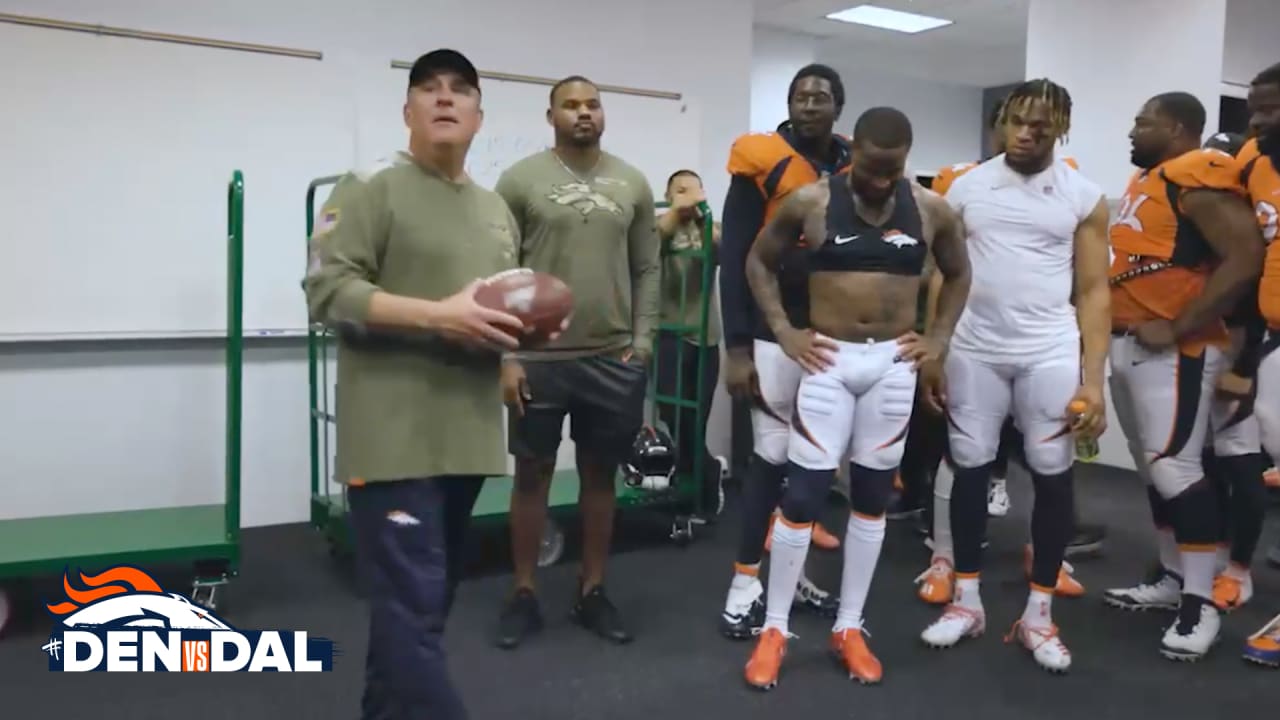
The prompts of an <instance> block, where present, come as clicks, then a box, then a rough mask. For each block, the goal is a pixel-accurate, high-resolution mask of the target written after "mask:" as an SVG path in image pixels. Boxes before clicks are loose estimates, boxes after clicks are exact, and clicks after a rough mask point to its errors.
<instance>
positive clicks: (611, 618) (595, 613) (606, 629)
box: [570, 585, 632, 645]
mask: <svg viewBox="0 0 1280 720" xmlns="http://www.w3.org/2000/svg"><path fill="white" fill-rule="evenodd" d="M570 617H571V618H573V621H574V622H576V623H578V624H579V625H581V626H582V627H584V628H586V629H587V630H590V631H591V632H593V633H595V634H597V635H599V636H600V637H602V638H604V639H605V640H608V641H610V642H615V643H617V644H619V645H625V644H626V643H629V642H631V639H632V638H631V633H629V632H627V628H626V627H625V626H624V625H623V624H622V617H621V616H620V615H618V608H616V607H614V606H613V603H612V602H609V597H608V596H607V595H605V594H604V586H603V585H597V586H595V587H593V588H591V591H590V592H588V593H587V594H586V595H583V596H582V597H580V598H578V602H577V603H575V604H574V606H573V612H572V613H571V614H570Z"/></svg>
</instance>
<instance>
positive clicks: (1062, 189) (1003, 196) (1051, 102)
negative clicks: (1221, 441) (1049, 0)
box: [921, 79, 1110, 672]
mask: <svg viewBox="0 0 1280 720" xmlns="http://www.w3.org/2000/svg"><path fill="white" fill-rule="evenodd" d="M1070 124H1071V96H1070V94H1069V93H1068V92H1067V90H1066V89H1065V88H1063V87H1062V86H1060V85H1058V84H1056V83H1054V82H1052V81H1050V80H1047V79H1037V80H1029V81H1027V82H1025V83H1022V84H1021V85H1019V86H1017V87H1016V88H1014V90H1013V91H1012V92H1011V93H1010V94H1009V97H1008V99H1007V100H1006V101H1005V106H1004V110H1003V111H1002V113H1001V121H1000V125H1001V126H1003V128H1004V131H1005V152H1004V154H1002V155H999V156H997V157H995V158H992V159H991V160H988V161H987V162H985V163H983V164H981V165H979V166H978V167H977V168H974V169H973V170H971V171H969V172H968V173H966V174H965V175H964V176H963V177H961V178H960V179H959V180H957V181H956V183H955V185H954V186H953V187H952V188H951V190H950V192H948V193H947V200H948V201H949V202H950V203H951V206H952V207H953V208H955V209H956V210H957V211H958V212H959V213H960V215H961V221H962V222H963V223H964V225H965V229H966V232H967V242H968V248H969V258H970V261H971V262H972V265H973V278H974V279H973V286H972V287H973V290H972V292H970V295H969V299H968V302H967V304H966V305H965V309H964V313H963V315H961V317H960V321H959V323H958V324H957V325H956V331H955V334H954V336H953V338H952V343H951V350H950V353H949V354H948V355H947V358H946V378H947V415H948V421H949V425H950V427H949V430H948V443H949V445H950V451H951V458H952V460H953V462H954V465H955V482H954V485H953V488H952V493H951V530H952V534H953V536H954V544H955V560H956V563H955V570H956V588H955V597H954V599H953V600H952V602H951V604H949V605H948V606H947V607H946V610H944V611H943V613H942V615H941V617H939V618H938V619H937V620H936V621H935V622H934V623H932V624H931V625H929V626H928V627H927V628H926V629H925V630H924V632H923V633H922V635H921V639H922V640H923V641H924V642H925V644H927V645H930V646H932V647H939V648H947V647H952V646H954V645H955V644H956V643H958V642H960V640H962V639H964V638H966V637H975V636H977V635H980V634H981V633H982V632H983V631H984V630H985V628H986V613H985V611H984V609H983V605H982V599H981V597H980V596H979V572H980V571H981V569H982V540H983V538H984V537H985V535H986V524H987V523H986V521H987V491H988V484H989V481H990V467H991V462H992V461H993V460H994V459H995V456H996V449H997V447H998V446H999V443H1000V434H1001V428H1002V426H1003V425H1004V423H1005V419H1006V418H1007V417H1008V416H1009V415H1013V418H1014V421H1015V422H1016V423H1017V425H1018V427H1019V428H1020V429H1021V430H1022V434H1023V437H1024V453H1023V454H1024V457H1025V459H1026V464H1027V466H1028V468H1029V469H1030V470H1031V477H1032V481H1033V483H1034V485H1035V507H1034V508H1033V509H1032V516H1031V541H1032V546H1033V547H1034V557H1033V558H1032V568H1031V578H1030V579H1031V587H1030V591H1029V593H1028V597H1027V604H1026V606H1025V609H1024V611H1023V613H1022V617H1021V618H1020V619H1019V620H1018V621H1017V622H1015V623H1014V627H1013V631H1012V632H1011V633H1010V638H1011V639H1012V638H1016V639H1017V640H1018V642H1019V643H1020V644H1021V645H1022V646H1023V647H1025V648H1026V649H1027V650H1029V651H1030V652H1031V653H1032V655H1033V657H1034V658H1035V661H1036V663H1037V664H1039V665H1040V666H1041V667H1043V668H1045V669H1048V670H1052V671H1057V672H1062V671H1065V670H1066V669H1067V668H1069V667H1070V665H1071V654H1070V652H1069V651H1068V650H1067V648H1066V646H1065V645H1064V644H1063V643H1062V640H1061V638H1060V637H1059V636H1058V628H1057V626H1056V625H1055V624H1054V623H1053V620H1052V617H1051V614H1050V607H1051V603H1052V600H1053V595H1054V588H1055V585H1056V584H1057V581H1058V574H1059V570H1060V569H1061V567H1062V558H1063V553H1064V551H1065V549H1066V546H1067V542H1068V541H1069V540H1070V539H1071V525H1072V509H1073V490H1072V474H1071V470H1072V464H1073V462H1074V460H1075V457H1074V443H1073V441H1072V437H1071V436H1072V434H1073V433H1081V434H1084V435H1087V436H1096V435H1097V434H1098V433H1100V432H1101V431H1102V429H1103V428H1104V427H1105V423H1106V410H1105V407H1104V404H1103V402H1104V401H1103V392H1102V382H1103V377H1104V375H1105V367H1106V358H1107V345H1108V340H1109V330H1110V315H1109V313H1108V304H1109V303H1108V292H1107V282H1106V273H1107V255H1108V249H1107V238H1106V227H1107V218H1108V211H1107V204H1106V200H1105V198H1104V197H1103V195H1102V190H1101V189H1100V188H1099V187H1098V186H1097V185H1096V184H1094V183H1093V182H1091V181H1089V180H1088V179H1086V178H1085V177H1084V176H1083V175H1081V174H1080V173H1079V171H1077V170H1075V169H1074V168H1072V167H1070V166H1068V165H1067V164H1066V163H1064V162H1060V161H1059V160H1058V158H1057V157H1056V156H1055V151H1054V146H1055V145H1056V144H1057V143H1058V141H1059V140H1061V139H1063V138H1064V137H1065V136H1066V134H1067V132H1068V130H1069V129H1070ZM1082 356H1083V357H1082ZM1077 406H1079V409H1078V410H1069V408H1073V407H1077Z"/></svg>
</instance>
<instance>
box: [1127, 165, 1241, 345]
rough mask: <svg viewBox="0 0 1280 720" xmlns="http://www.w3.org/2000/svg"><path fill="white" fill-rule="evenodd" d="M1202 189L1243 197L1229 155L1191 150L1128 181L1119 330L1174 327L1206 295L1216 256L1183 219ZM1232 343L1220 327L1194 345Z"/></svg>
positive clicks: (1187, 220) (1198, 339)
mask: <svg viewBox="0 0 1280 720" xmlns="http://www.w3.org/2000/svg"><path fill="white" fill-rule="evenodd" d="M1198 189H1207V190H1226V191H1230V192H1235V193H1239V194H1241V195H1243V194H1244V188H1243V186H1241V184H1240V178H1239V174H1238V172H1237V171H1236V165H1235V163H1234V162H1233V161H1232V158H1231V156H1230V155H1228V154H1226V153H1224V152H1222V151H1219V150H1192V151H1190V152H1187V153H1184V154H1182V155H1179V156H1178V157H1176V158H1173V159H1172V160H1168V161H1166V162H1164V163H1161V164H1160V165H1158V166H1156V167H1154V168H1152V169H1150V170H1142V171H1139V172H1137V173H1135V174H1134V176H1133V178H1132V179H1131V180H1130V181H1129V187H1128V189H1127V190H1126V191H1125V194H1124V198H1123V199H1122V201H1121V205H1120V210H1119V212H1118V213H1117V215H1116V217H1115V219H1114V220H1113V221H1112V222H1111V233H1110V234H1111V246H1112V248H1113V251H1114V255H1115V257H1114V259H1113V261H1112V263H1111V272H1110V278H1111V316H1112V319H1113V321H1114V322H1115V323H1116V324H1117V325H1122V326H1129V327H1132V326H1135V325H1139V324H1141V323H1144V322H1147V321H1149V320H1154V319H1158V318H1163V319H1166V320H1172V319H1174V318H1176V317H1177V316H1178V315H1179V314H1180V313H1181V312H1182V310H1183V308H1185V307H1186V306H1187V304H1188V303H1190V302H1191V301H1192V300H1193V299H1194V298H1196V297H1197V296H1199V295H1200V294H1201V293H1202V292H1203V291H1204V286H1205V282H1206V281H1207V280H1208V276H1209V273H1210V271H1211V270H1212V268H1213V264H1214V263H1215V262H1216V257H1215V255H1214V254H1213V251H1212V249H1211V248H1210V247H1209V243H1208V241H1206V240H1205V239H1204V236H1203V235H1202V234H1201V233H1200V230H1199V229H1198V228H1197V227H1196V226H1195V224H1194V223H1193V222H1191V221H1190V219H1189V218H1187V217H1186V216H1185V215H1184V214H1183V212H1182V196H1183V195H1184V194H1185V193H1186V192H1187V191H1189V190H1198ZM1226 339H1227V334H1226V327H1225V325H1223V323H1222V322H1221V321H1219V322H1218V323H1216V324H1215V325H1214V326H1213V327H1211V328H1209V329H1207V330H1205V331H1204V333H1202V335H1201V337H1199V338H1196V340H1195V341H1193V342H1208V343H1221V342H1224V341H1225V340H1226ZM1184 349H1185V348H1184Z"/></svg>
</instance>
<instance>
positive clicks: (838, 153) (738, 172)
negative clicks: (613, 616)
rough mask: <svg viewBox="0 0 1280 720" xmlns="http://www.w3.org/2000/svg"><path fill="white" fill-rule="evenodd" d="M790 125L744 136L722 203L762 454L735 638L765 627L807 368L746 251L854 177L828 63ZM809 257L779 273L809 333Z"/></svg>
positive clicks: (735, 389) (752, 468) (728, 303)
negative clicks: (794, 202)
mask: <svg viewBox="0 0 1280 720" xmlns="http://www.w3.org/2000/svg"><path fill="white" fill-rule="evenodd" d="M787 108H788V111H789V117H790V119H789V120H788V121H787V122H786V123H783V124H782V126H780V127H779V128H778V131H777V132H772V133H749V134H747V135H743V136H742V137H739V138H738V139H737V140H736V141H734V143H733V148H732V149H731V150H730V151H729V174H730V176H731V180H730V183H729V194H728V196H727V197H726V198H725V201H724V216H723V229H722V237H721V240H720V307H721V313H722V316H723V323H722V325H723V330H724V342H725V348H726V351H727V362H726V366H725V373H724V378H725V380H724V382H725V388H726V389H727V390H728V391H729V394H730V395H732V396H734V397H736V398H743V399H748V400H749V401H750V402H751V404H752V410H751V431H752V442H753V445H754V457H752V458H751V463H750V465H749V466H748V469H747V477H746V479H745V480H744V481H743V487H742V534H741V537H740V539H739V543H738V551H737V556H736V558H735V561H734V564H733V579H732V581H731V582H730V585H729V592H728V594H727V596H726V597H725V603H724V610H723V611H722V612H721V614H720V632H721V633H722V634H723V635H725V636H726V637H729V638H733V639H746V638H749V637H751V634H752V632H753V631H754V630H756V629H758V628H759V627H760V624H761V623H762V622H764V601H763V600H764V586H763V585H761V583H760V579H759V575H760V559H761V557H762V556H763V553H764V549H765V548H764V546H765V545H766V543H767V540H766V539H767V538H769V537H770V535H769V528H770V527H771V523H772V522H773V518H774V510H775V508H777V506H778V503H779V501H780V500H781V499H782V484H783V476H784V475H785V471H786V463H787V438H788V436H789V433H790V419H791V412H792V409H793V407H794V405H795V397H796V388H798V387H799V386H800V377H801V375H802V374H803V370H802V369H801V367H800V366H799V365H798V364H796V362H795V361H793V360H791V359H790V358H788V357H787V355H786V353H784V352H783V351H782V347H781V346H780V345H778V341H777V338H775V337H774V335H773V332H772V331H771V330H770V329H769V327H768V325H767V324H766V323H765V321H764V318H763V317H762V316H761V314H760V311H759V309H758V308H757V307H756V303H755V300H754V298H752V296H751V291H750V289H749V288H748V286H747V277H746V263H747V252H748V251H749V250H750V249H751V244H752V242H754V241H755V239H756V235H757V234H758V233H759V232H760V229H761V228H762V227H764V224H765V223H766V222H767V221H768V220H770V219H772V218H773V216H774V215H775V214H776V213H777V211H778V208H780V207H781V206H782V203H783V202H784V201H785V200H786V198H788V197H790V196H791V194H792V193H794V192H795V191H796V190H798V189H800V188H802V187H804V186H806V185H809V184H811V183H814V182H816V181H817V180H818V179H820V178H822V177H826V176H830V175H838V174H841V173H844V172H847V171H848V168H849V144H848V142H847V141H846V140H845V139H844V138H842V137H840V136H838V135H835V134H834V133H833V132H832V129H833V128H834V126H835V121H836V119H837V118H839V117H840V111H841V110H842V109H843V108H844V84H843V83H842V82H841V81H840V76H839V75H838V74H836V71H834V70H832V69H831V68H829V67H827V66H826V65H808V66H806V67H803V68H801V69H800V71H799V72H797V73H796V75H795V77H794V78H793V79H792V80H791V87H790V89H789V90H788V94H787ZM805 261H806V258H805V254H804V252H803V251H800V250H796V251H792V252H788V253H786V256H785V257H784V258H783V260H782V266H783V269H782V270H781V272H780V275H781V278H780V283H781V286H782V298H783V300H782V302H783V305H784V307H785V309H786V310H787V314H788V317H789V318H790V321H791V324H792V325H793V326H795V327H808V323H809V301H808V294H809V289H808V274H807V271H806V269H805ZM813 543H814V544H815V545H817V546H818V547H821V548H826V549H834V548H837V547H839V544H840V541H839V540H837V539H836V538H835V537H834V536H833V535H831V533H829V532H827V531H826V530H824V529H822V526H821V525H815V526H814V533H813ZM798 588H799V589H798V590H797V591H796V592H797V599H799V600H800V602H801V603H803V605H804V606H806V607H810V608H812V609H814V610H817V611H818V612H820V613H822V614H825V615H832V614H834V613H835V606H836V603H835V601H834V600H833V598H831V596H830V595H829V594H828V593H826V592H824V591H822V590H820V589H818V587H817V586H816V585H814V584H813V583H812V582H810V581H809V580H808V579H807V578H803V577H802V578H801V581H800V584H799V586H798Z"/></svg>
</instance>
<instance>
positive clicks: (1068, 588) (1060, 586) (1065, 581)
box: [1022, 546, 1084, 598]
mask: <svg viewBox="0 0 1280 720" xmlns="http://www.w3.org/2000/svg"><path fill="white" fill-rule="evenodd" d="M1031 561H1032V551H1031V547H1030V546H1027V548H1026V550H1025V551H1024V553H1023V558H1022V562H1023V570H1025V571H1026V573H1027V579H1028V580H1030V579H1031ZM1074 572H1075V568H1074V567H1072V566H1071V563H1069V562H1066V561H1065V560H1064V561H1063V563H1062V567H1061V568H1059V569H1058V583H1057V585H1055V586H1054V588H1053V594H1054V595H1056V596H1057V597H1061V598H1078V597H1084V584H1083V583H1081V582H1080V581H1079V580H1077V579H1076V578H1075V575H1073V574H1072V573H1074Z"/></svg>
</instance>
